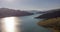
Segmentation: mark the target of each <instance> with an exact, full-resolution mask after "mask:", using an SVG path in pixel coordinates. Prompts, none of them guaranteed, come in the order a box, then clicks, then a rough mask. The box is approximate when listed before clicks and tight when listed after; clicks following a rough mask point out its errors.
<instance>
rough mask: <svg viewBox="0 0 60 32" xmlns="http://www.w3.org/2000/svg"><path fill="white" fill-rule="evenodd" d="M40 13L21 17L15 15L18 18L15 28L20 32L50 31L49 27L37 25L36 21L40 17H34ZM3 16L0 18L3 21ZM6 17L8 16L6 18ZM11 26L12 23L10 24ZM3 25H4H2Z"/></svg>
mask: <svg viewBox="0 0 60 32" xmlns="http://www.w3.org/2000/svg"><path fill="white" fill-rule="evenodd" d="M39 15H41V14H35V15H30V16H22V17H16V18H18V25H17V27H18V28H17V29H18V30H19V31H20V32H50V30H49V29H47V28H44V27H42V26H39V25H38V24H37V23H38V22H39V21H40V20H42V19H35V18H34V17H37V16H39ZM3 19H4V18H2V20H1V21H3ZM7 19H8V18H7ZM16 20H17V19H15V21H16ZM12 26H13V25H12ZM4 27H5V26H4Z"/></svg>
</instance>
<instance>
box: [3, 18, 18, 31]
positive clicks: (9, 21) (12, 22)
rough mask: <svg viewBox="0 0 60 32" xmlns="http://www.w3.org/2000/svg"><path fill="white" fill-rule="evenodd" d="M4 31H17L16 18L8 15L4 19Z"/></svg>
mask: <svg viewBox="0 0 60 32" xmlns="http://www.w3.org/2000/svg"><path fill="white" fill-rule="evenodd" d="M2 29H3V32H17V31H16V18H15V17H6V18H3V19H2Z"/></svg>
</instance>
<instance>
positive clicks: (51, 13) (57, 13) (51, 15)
mask: <svg viewBox="0 0 60 32" xmlns="http://www.w3.org/2000/svg"><path fill="white" fill-rule="evenodd" d="M56 17H60V9H53V10H49V12H48V13H45V14H43V15H40V16H38V17H36V18H41V19H48V18H56Z"/></svg>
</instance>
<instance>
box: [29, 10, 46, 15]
mask: <svg viewBox="0 0 60 32" xmlns="http://www.w3.org/2000/svg"><path fill="white" fill-rule="evenodd" d="M28 12H30V13H34V14H44V13H47V12H46V11H38V10H30V11H28Z"/></svg>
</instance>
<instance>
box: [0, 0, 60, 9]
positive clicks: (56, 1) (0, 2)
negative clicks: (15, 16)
mask: <svg viewBox="0 0 60 32" xmlns="http://www.w3.org/2000/svg"><path fill="white" fill-rule="evenodd" d="M0 7H2V8H12V9H20V10H47V9H56V8H60V0H0Z"/></svg>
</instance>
